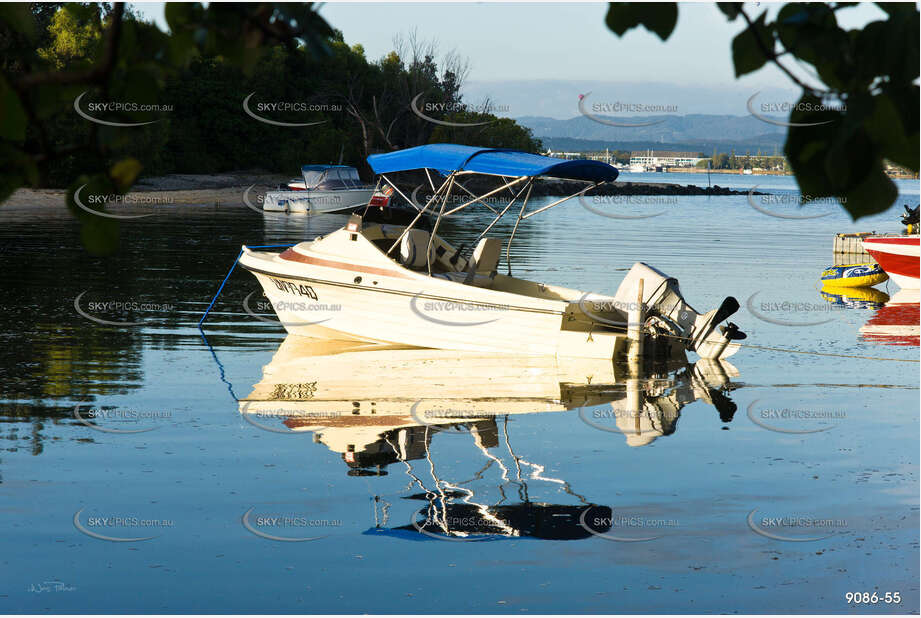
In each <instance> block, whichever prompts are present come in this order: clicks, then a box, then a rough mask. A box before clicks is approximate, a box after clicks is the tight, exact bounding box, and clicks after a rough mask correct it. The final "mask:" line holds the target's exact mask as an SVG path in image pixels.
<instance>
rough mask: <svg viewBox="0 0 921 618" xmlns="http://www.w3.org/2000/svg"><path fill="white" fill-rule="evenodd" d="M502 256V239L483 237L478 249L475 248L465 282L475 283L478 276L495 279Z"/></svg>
mask: <svg viewBox="0 0 921 618" xmlns="http://www.w3.org/2000/svg"><path fill="white" fill-rule="evenodd" d="M501 257H502V241H501V240H499V239H498V238H481V239H480V242H478V243H477V246H476V249H474V250H473V256H472V257H471V258H470V262H469V265H468V267H467V276H466V278H465V279H464V283H468V284H469V283H474V282H475V280H476V278H477V277H478V276H479V277H487V278H488V279H489V280H490V281H492V280H493V279H495V277H496V271H497V270H498V268H499V259H500V258H501Z"/></svg>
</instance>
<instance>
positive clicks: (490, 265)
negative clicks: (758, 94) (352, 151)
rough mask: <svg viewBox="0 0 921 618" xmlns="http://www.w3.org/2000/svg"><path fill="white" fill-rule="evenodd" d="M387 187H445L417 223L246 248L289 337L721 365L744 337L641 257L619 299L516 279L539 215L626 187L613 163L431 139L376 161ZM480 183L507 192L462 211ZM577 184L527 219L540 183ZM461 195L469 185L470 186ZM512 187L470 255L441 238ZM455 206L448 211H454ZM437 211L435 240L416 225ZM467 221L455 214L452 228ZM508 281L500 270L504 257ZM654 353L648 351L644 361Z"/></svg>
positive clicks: (721, 313) (356, 225) (728, 305)
mask: <svg viewBox="0 0 921 618" xmlns="http://www.w3.org/2000/svg"><path fill="white" fill-rule="evenodd" d="M368 162H369V163H370V164H371V167H372V169H373V170H374V171H375V172H376V173H378V174H380V180H379V183H381V182H386V183H388V184H389V185H390V186H392V187H394V188H395V189H396V190H397V192H399V193H400V194H401V196H402V197H403V198H404V199H406V201H407V202H410V201H411V200H409V199H408V198H406V196H405V195H402V192H400V191H399V189H397V185H396V183H394V182H392V181H391V180H390V179H389V178H387V176H386V175H387V174H391V173H396V172H401V171H409V170H419V169H422V170H425V171H426V173H427V174H429V178H432V174H431V173H430V172H432V171H436V172H437V171H438V170H443V171H445V173H446V174H447V177H446V178H445V179H444V180H443V182H441V184H440V186H438V187H435V183H434V182H433V183H432V190H433V194H432V196H431V199H430V200H429V201H428V202H427V203H426V204H425V206H424V208H423V209H422V211H421V212H420V213H419V215H418V216H417V217H416V219H415V220H414V221H413V222H412V223H411V224H410V225H408V226H396V225H386V224H366V223H365V222H364V221H363V220H362V218H361V216H358V215H353V216H352V218H351V219H350V220H349V222H348V224H347V225H346V226H345V227H343V228H340V229H339V230H336V231H334V232H332V233H330V234H327V235H325V236H321V237H319V238H316V239H314V240H313V241H309V242H302V243H300V244H298V245H295V246H293V247H291V248H289V249H287V250H286V251H284V252H282V253H274V252H264V251H255V250H252V249H250V248H248V247H246V246H244V247H243V251H242V254H241V257H240V264H241V265H242V266H243V267H244V268H246V269H247V270H249V271H250V272H252V273H253V274H254V275H255V276H256V278H257V279H258V280H259V283H260V284H261V285H262V288H263V290H264V292H265V295H266V296H267V297H268V299H269V301H270V302H271V303H272V306H273V308H274V309H275V312H276V313H277V314H278V317H279V320H280V322H281V323H282V324H283V325H284V326H285V328H286V329H287V330H288V332H290V333H293V334H298V335H305V336H314V337H317V336H319V337H326V338H330V339H340V340H352V341H362V342H371V343H385V344H398V345H406V346H413V347H421V348H438V349H449V350H467V351H480V352H493V353H496V352H498V353H502V352H506V353H518V354H531V355H551V356H553V355H556V356H564V357H566V356H569V357H585V358H606V359H612V358H619V357H621V356H624V355H627V356H633V357H638V356H640V355H642V354H644V353H645V354H647V355H651V354H653V353H656V354H658V353H660V352H661V353H664V354H669V353H670V350H673V349H676V348H684V349H687V350H689V351H693V352H696V353H697V354H699V355H700V356H701V357H702V358H709V359H717V358H726V357H728V356H729V355H731V354H733V353H734V352H736V351H737V350H738V347H739V344H738V343H736V340H737V339H742V338H744V336H745V335H744V334H743V333H741V332H740V331H739V330H738V327H736V326H735V325H734V324H732V323H731V322H730V323H727V324H725V325H723V326H720V323H721V322H724V321H725V320H726V319H727V318H728V317H729V316H730V315H732V314H733V313H734V312H735V311H737V310H738V308H739V304H738V302H737V301H736V300H735V299H734V298H732V297H731V296H730V297H727V298H726V299H725V300H724V301H723V303H722V304H721V306H720V307H719V308H717V309H713V310H712V311H709V312H706V313H698V312H697V311H696V310H694V309H693V308H692V307H691V306H690V305H689V304H688V303H687V302H686V301H685V300H684V298H683V297H682V295H681V292H680V290H679V287H678V282H677V280H675V279H674V278H671V277H669V276H667V275H666V274H664V273H662V272H660V271H658V270H656V269H655V268H653V267H651V266H648V265H646V264H643V263H642V262H637V263H636V264H634V265H633V267H632V268H631V269H630V271H629V272H628V274H627V276H626V277H625V278H624V280H623V281H622V282H621V284H620V286H619V288H618V289H617V291H616V292H615V294H613V295H604V294H594V293H589V292H584V291H581V290H578V289H573V288H567V287H562V286H556V285H550V284H544V283H540V282H535V281H528V280H525V279H521V278H518V277H514V276H512V274H511V261H510V260H511V258H510V247H511V244H512V242H513V240H514V237H515V233H516V232H517V230H518V227H519V226H520V224H521V223H522V222H523V221H525V220H527V219H529V218H530V217H532V216H534V215H536V214H539V213H541V212H543V211H545V210H548V209H549V208H552V207H555V206H557V205H559V204H561V203H563V202H565V201H566V200H568V199H570V198H572V197H576V196H578V195H582V194H584V193H585V192H586V191H588V190H590V189H592V188H594V187H597V186H599V185H601V184H603V183H605V182H610V181H613V180H614V179H616V178H617V170H616V169H614V168H613V167H611V166H610V165H608V164H606V163H602V162H600V161H589V160H564V161H561V160H560V159H554V158H550V157H543V156H540V155H533V154H528V153H522V152H510V151H505V150H498V149H491V148H476V147H471V146H458V145H453V144H432V145H428V146H419V147H416V148H410V149H407V150H402V151H397V152H393V153H387V154H381V155H372V156H370V157H368ZM473 174H481V175H489V176H494V177H498V178H500V179H501V180H502V182H500V183H499V184H500V186H499V187H498V188H496V189H494V190H492V191H488V192H486V193H484V194H482V195H480V196H476V197H473V198H471V199H470V200H467V201H464V202H463V203H462V204H460V205H454V204H456V200H452V191H453V190H454V189H455V188H456V187H457V186H461V187H462V188H463V185H462V184H461V183H462V180H463V179H464V178H465V177H467V176H469V175H473ZM544 176H547V177H554V178H562V179H567V180H573V181H582V182H584V183H585V184H586V186H585V188H584V189H582V190H581V191H579V192H578V193H576V194H574V195H571V196H568V197H565V198H562V199H559V200H556V201H554V202H552V203H550V204H546V205H543V206H540V207H538V208H534V209H532V210H531V211H528V210H527V208H528V205H529V197H530V193H531V188H532V186H533V183H534V182H535V180H537V179H538V178H540V177H544ZM465 190H466V189H465ZM502 191H513V192H514V195H515V198H514V199H512V200H511V201H509V202H508V204H506V205H505V206H504V208H503V209H502V210H500V211H499V212H497V214H496V216H495V218H494V219H493V220H492V222H491V223H490V224H489V225H488V226H486V228H485V229H484V230H483V231H482V232H481V233H480V235H479V238H478V241H477V243H476V246H475V248H474V249H473V251H472V253H470V254H467V255H464V254H463V252H462V251H461V250H460V249H458V248H455V247H453V246H452V245H451V244H449V243H448V242H447V241H446V240H444V239H443V238H441V237H440V236H438V234H437V231H438V226H439V223H440V222H441V220H442V218H443V217H445V216H449V215H454V214H456V213H457V212H458V211H461V210H463V209H464V208H466V207H468V206H470V205H472V204H475V203H479V202H482V200H483V199H485V198H487V197H489V196H492V195H495V194H497V193H500V192H502ZM515 204H518V205H519V206H520V209H519V212H518V214H517V220H516V221H515V225H514V229H513V231H512V232H511V235H510V236H509V238H508V241H507V243H503V242H502V240H500V239H499V238H492V237H488V236H487V234H488V233H489V231H490V230H491V229H492V228H493V227H494V226H495V224H496V223H497V222H498V221H499V219H501V218H502V217H503V216H504V215H505V214H506V213H508V212H509V210H510V209H511V208H512V206H513V205H515ZM449 205H450V208H449ZM427 211H435V212H437V218H436V220H435V223H434V226H433V232H432V233H429V232H427V231H425V230H421V229H416V228H415V227H414V226H415V224H416V221H418V220H419V219H420V218H421V217H422V216H423V213H425V212H427ZM457 220H458V219H457V218H456V217H455V218H454V221H457ZM503 244H504V253H505V257H506V261H507V263H508V271H507V272H508V274H500V273H499V272H498V270H499V262H500V259H501V257H502V253H503ZM644 351H645V352H644Z"/></svg>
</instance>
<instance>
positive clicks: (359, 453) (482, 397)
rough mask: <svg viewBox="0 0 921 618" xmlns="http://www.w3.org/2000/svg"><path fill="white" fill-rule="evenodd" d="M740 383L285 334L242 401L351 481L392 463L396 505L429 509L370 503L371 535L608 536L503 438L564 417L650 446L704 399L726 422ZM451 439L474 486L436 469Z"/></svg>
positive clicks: (560, 483)
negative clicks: (399, 486)
mask: <svg viewBox="0 0 921 618" xmlns="http://www.w3.org/2000/svg"><path fill="white" fill-rule="evenodd" d="M737 375H738V372H737V371H736V369H735V368H734V367H733V366H732V365H729V364H728V363H727V362H726V361H718V360H700V361H698V362H697V363H696V364H693V365H689V364H687V363H686V362H684V363H677V362H675V363H673V364H671V365H669V366H661V367H657V368H654V370H652V371H647V372H646V373H645V374H644V375H643V376H639V377H638V376H636V373H634V374H633V375H632V376H629V375H627V370H626V368H620V367H618V366H616V365H614V364H612V363H611V362H605V361H602V360H598V361H594V360H590V359H561V358H555V357H539V356H526V357H512V356H496V355H487V354H476V353H470V354H458V353H457V352H449V351H444V350H421V349H414V348H409V349H407V348H398V347H392V346H387V347H383V346H380V345H361V344H355V343H354V342H351V343H349V342H337V341H331V340H325V339H320V340H318V339H307V338H303V337H298V336H293V335H292V336H289V337H288V338H287V339H285V341H284V342H283V343H282V345H281V347H280V348H279V349H278V351H277V352H276V353H275V356H274V357H273V359H272V361H271V362H270V363H269V364H268V365H266V366H265V368H264V372H263V377H262V380H261V381H260V382H259V383H257V384H256V385H255V387H254V389H253V391H252V393H250V394H249V396H248V397H246V398H245V399H242V400H241V401H240V412H241V413H242V416H243V418H244V419H245V420H246V421H248V422H250V423H252V424H253V425H256V426H259V427H261V428H262V429H265V430H268V431H273V432H283V433H291V432H303V433H307V434H309V435H312V436H313V441H314V442H319V443H322V444H324V445H325V446H326V447H327V448H329V449H330V450H332V451H334V452H337V453H340V454H341V456H342V459H343V461H344V462H345V464H346V465H347V467H348V474H349V475H350V476H385V475H387V474H388V468H389V467H390V466H392V465H394V464H399V466H400V470H402V471H403V472H404V473H405V474H406V475H407V478H408V483H409V485H408V488H409V489H410V490H411V491H410V492H409V493H408V495H400V496H399V497H400V498H402V499H406V500H419V501H422V502H424V503H425V506H424V507H423V508H422V509H421V510H416V511H414V512H413V517H412V519H411V520H410V521H409V522H407V521H406V520H403V521H399V522H398V523H400V524H405V525H399V526H396V527H392V528H387V527H386V523H387V522H388V520H389V519H390V518H391V516H390V513H391V508H390V507H391V504H390V502H388V501H387V500H386V499H384V498H383V497H382V496H375V499H374V504H375V507H376V508H375V518H376V523H375V526H374V528H373V529H372V532H373V533H375V534H384V533H386V534H394V535H397V536H408V537H409V538H413V539H417V540H418V539H419V538H420V537H430V536H433V535H434V536H436V537H438V538H442V537H445V538H450V539H455V538H458V539H465V540H471V539H476V538H484V539H485V538H501V537H521V536H525V537H535V538H556V539H570V538H572V539H576V538H584V537H586V536H588V535H590V534H600V533H604V532H605V530H607V527H609V523H605V522H610V514H611V512H610V511H611V509H610V507H606V506H602V505H597V504H593V503H592V502H591V501H590V500H588V499H587V498H586V497H584V496H582V495H580V494H579V493H577V492H576V491H574V490H573V489H572V488H570V486H569V483H567V482H566V481H564V480H562V479H557V478H552V477H551V475H549V474H547V473H546V471H545V467H544V466H543V465H542V464H540V463H538V462H534V461H530V460H528V459H527V458H524V457H521V456H519V455H517V454H516V453H515V452H514V447H513V445H512V439H511V436H510V429H512V428H513V427H514V426H515V425H516V419H520V418H523V416H524V415H533V414H552V413H569V414H570V415H571V420H572V422H574V423H577V424H578V427H580V428H582V427H585V426H588V427H590V428H594V429H596V430H600V431H606V432H610V433H612V434H615V435H617V434H619V435H620V436H623V438H624V439H625V441H626V443H627V444H628V445H629V446H633V447H637V446H644V445H648V444H650V443H652V442H653V441H654V440H656V439H657V438H659V437H660V436H666V435H669V434H672V433H674V432H675V430H676V426H677V422H678V418H679V416H680V413H681V409H682V408H683V407H684V406H685V405H686V404H688V403H691V402H694V401H696V400H698V399H701V400H703V401H705V402H707V403H709V404H711V405H713V406H714V407H715V408H716V409H717V411H718V413H719V419H720V421H722V422H729V421H730V420H732V416H733V414H734V413H735V409H736V407H735V404H734V403H733V402H732V401H731V400H730V399H729V397H728V394H727V393H728V391H729V390H731V388H732V383H731V382H730V377H734V376H737ZM369 377H370V378H369ZM582 423H585V425H582ZM436 436H439V437H438V438H436ZM450 436H454V437H450ZM452 441H453V444H452ZM458 444H460V445H463V446H462V450H463V451H464V452H469V455H470V458H471V460H473V461H472V462H471V463H475V465H476V466H477V467H481V468H482V469H479V470H478V471H476V472H475V474H474V475H473V478H471V479H470V480H469V481H465V480H464V479H448V478H443V477H442V476H441V473H440V472H439V471H438V466H436V465H435V464H434V463H433V459H432V457H433V452H435V451H437V450H439V448H440V449H445V448H447V449H452V450H451V451H450V452H452V453H454V454H455V456H456V450H453V449H456V448H458V446H457V445H458ZM439 445H440V446H439ZM468 447H469V448H468ZM414 462H419V463H418V464H417V463H414ZM481 464H482V465H481ZM416 468H418V470H417V469H416ZM487 470H492V474H495V475H496V476H497V477H498V478H499V480H500V482H499V487H498V489H490V490H486V489H484V488H482V487H479V486H478V482H479V481H482V480H483V479H484V478H485V477H484V475H486V474H487ZM535 485H538V486H544V487H547V488H551V489H552V492H551V493H552V494H553V497H552V498H551V499H552V500H555V501H558V500H559V496H560V495H561V490H562V494H565V495H566V496H569V497H570V498H571V500H570V502H572V504H556V503H550V502H548V501H547V500H542V499H539V498H538V497H537V496H536V493H540V492H539V491H537V492H535V490H534V486H535ZM506 486H511V487H506ZM512 496H515V498H516V499H513V498H512ZM587 509H591V512H590V515H591V516H590V517H587V516H586V514H587V513H589V511H587ZM605 513H607V515H605ZM599 522H601V523H599ZM596 524H597V525H596ZM628 540H629V539H628ZM632 540H638V539H632Z"/></svg>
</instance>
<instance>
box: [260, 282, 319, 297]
mask: <svg viewBox="0 0 921 618" xmlns="http://www.w3.org/2000/svg"><path fill="white" fill-rule="evenodd" d="M269 279H272V283H274V284H275V287H277V288H278V289H279V290H281V291H282V292H287V293H288V294H297V295H298V296H306V297H308V298H312V299H313V300H317V293H316V291H315V290H314V289H313V288H312V287H310V286H309V285H304V284H303V283H291V282H290V281H282V280H281V279H275V278H273V277H269Z"/></svg>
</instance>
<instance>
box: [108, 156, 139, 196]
mask: <svg viewBox="0 0 921 618" xmlns="http://www.w3.org/2000/svg"><path fill="white" fill-rule="evenodd" d="M141 168H142V165H141V163H140V162H139V161H138V160H137V159H134V158H131V157H128V158H126V159H122V160H121V161H119V162H118V163H116V164H115V165H113V166H112V169H110V170H109V177H110V178H111V179H112V180H113V181H114V182H115V187H116V188H117V189H118V190H119V192H121V193H124V192H125V191H127V190H128V189H130V188H131V185H133V184H134V181H135V180H136V179H137V177H138V174H139V173H140V172H141Z"/></svg>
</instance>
